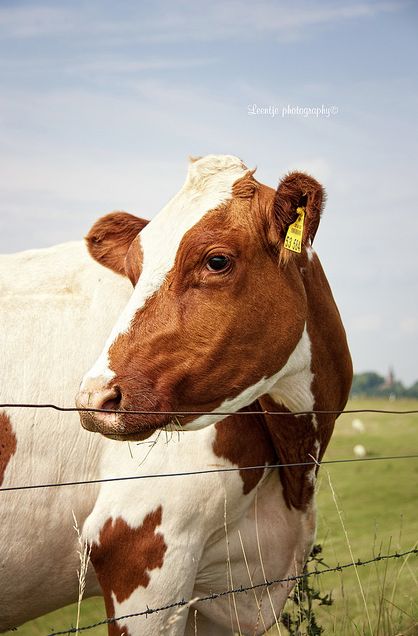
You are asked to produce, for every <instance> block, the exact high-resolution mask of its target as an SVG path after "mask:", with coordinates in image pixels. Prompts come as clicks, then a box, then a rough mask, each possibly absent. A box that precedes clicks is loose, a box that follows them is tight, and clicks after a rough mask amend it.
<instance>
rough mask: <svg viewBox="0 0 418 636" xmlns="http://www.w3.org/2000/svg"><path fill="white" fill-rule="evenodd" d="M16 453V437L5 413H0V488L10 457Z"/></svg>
mask: <svg viewBox="0 0 418 636" xmlns="http://www.w3.org/2000/svg"><path fill="white" fill-rule="evenodd" d="M15 452H16V435H15V434H14V432H13V429H12V423H11V421H10V418H9V416H8V415H6V413H0V486H1V485H2V483H3V479H4V473H5V472H6V468H7V465H8V463H9V461H10V459H11V457H12V456H13V455H14V454H15Z"/></svg>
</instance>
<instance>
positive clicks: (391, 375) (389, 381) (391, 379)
mask: <svg viewBox="0 0 418 636" xmlns="http://www.w3.org/2000/svg"><path fill="white" fill-rule="evenodd" d="M394 386H395V372H394V370H393V367H389V371H388V374H387V376H386V378H385V381H384V382H383V384H382V385H381V386H380V387H379V389H380V390H381V391H383V390H387V389H393V387H394Z"/></svg>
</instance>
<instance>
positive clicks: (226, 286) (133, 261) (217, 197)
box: [77, 155, 324, 439]
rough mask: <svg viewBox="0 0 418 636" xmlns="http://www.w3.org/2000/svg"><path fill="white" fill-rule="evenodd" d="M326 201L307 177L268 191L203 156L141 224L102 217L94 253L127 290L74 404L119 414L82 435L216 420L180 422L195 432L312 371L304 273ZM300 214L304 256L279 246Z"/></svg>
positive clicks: (122, 435)
mask: <svg viewBox="0 0 418 636" xmlns="http://www.w3.org/2000/svg"><path fill="white" fill-rule="evenodd" d="M323 198H324V193H323V189H322V187H321V186H320V185H319V183H317V182H316V181H315V180H314V179H313V178H312V177H310V176H308V175H306V174H302V173H298V172H294V173H291V174H289V175H287V176H286V177H284V179H283V180H282V181H281V182H280V184H279V187H278V189H277V191H276V190H274V189H272V188H270V187H267V186H265V185H262V184H260V183H258V182H257V181H256V180H255V179H254V176H253V172H252V171H250V170H248V168H246V166H244V165H243V163H242V162H241V161H240V160H239V159H238V158H236V157H233V156H214V155H210V156H207V157H203V158H200V159H197V160H191V163H190V166H189V171H188V175H187V178H186V182H185V184H184V186H183V187H182V188H181V190H180V191H179V192H178V194H176V196H174V198H173V199H172V200H171V201H170V202H169V203H168V204H167V205H166V206H165V207H164V208H163V209H162V210H161V212H160V213H159V214H158V215H157V216H156V217H155V218H153V219H152V221H150V222H149V223H147V222H146V221H143V220H141V219H137V218H136V217H133V216H131V215H127V214H124V213H115V214H113V215H112V214H111V215H108V216H107V217H104V218H102V219H99V220H98V221H97V223H96V224H95V225H94V226H93V228H92V229H91V231H90V233H89V234H88V236H87V244H88V248H89V250H90V253H91V255H92V256H93V257H94V258H95V259H96V260H98V261H99V262H100V263H101V264H103V265H104V266H106V267H109V268H111V269H113V270H114V271H116V272H118V273H119V274H124V275H125V276H128V277H129V279H130V280H131V282H132V284H133V286H134V290H133V293H132V296H131V298H130V300H129V302H128V305H127V306H126V308H125V310H124V311H123V312H122V314H121V316H120V318H119V320H118V322H117V323H116V325H115V326H114V328H113V330H112V332H111V334H110V336H109V339H108V341H107V343H106V344H105V347H104V350H103V352H102V354H101V355H100V357H99V359H98V360H97V362H96V363H95V364H94V366H93V367H92V369H91V370H90V371H89V372H88V373H87V374H86V375H85V377H84V379H83V381H82V383H81V387H80V393H79V395H78V397H77V404H78V406H79V407H90V408H97V409H100V408H103V409H119V410H120V411H122V412H121V413H118V414H111V413H83V414H81V420H82V424H83V426H85V428H87V429H89V430H94V431H99V432H101V433H103V434H105V435H107V436H110V437H117V438H118V439H144V438H145V437H147V436H148V435H150V434H151V433H152V432H153V431H154V430H155V429H156V428H161V427H164V426H166V425H168V424H169V423H170V421H171V420H172V418H171V416H170V415H165V414H157V415H141V416H139V415H133V414H129V413H125V412H124V411H131V410H137V411H159V412H161V411H163V412H169V411H183V412H184V411H209V412H211V413H212V412H213V413H214V415H209V416H204V415H201V416H187V417H184V418H183V419H181V424H182V426H183V427H184V428H185V429H193V428H201V427H203V426H206V425H208V424H210V423H213V422H215V421H219V420H220V419H222V417H221V416H220V415H216V413H217V412H223V411H237V410H239V409H241V408H243V407H244V406H246V405H248V404H250V403H251V402H252V401H254V400H255V399H257V398H258V397H259V396H261V395H263V394H266V393H268V392H269V391H270V390H271V389H272V388H273V387H274V386H275V384H276V383H277V382H278V381H279V380H280V378H282V377H284V376H286V375H288V374H293V373H295V372H297V369H299V368H300V369H302V368H303V367H304V365H305V366H306V365H309V359H308V358H309V356H308V353H309V352H306V347H302V346H301V343H302V341H303V334H304V330H305V322H306V314H307V300H306V293H305V288H304V284H303V280H302V275H301V268H303V266H304V263H306V262H307V260H308V258H309V257H310V250H311V247H310V245H311V242H312V240H313V237H314V235H315V232H316V229H317V227H318V223H319V219H320V214H321V210H322V202H323ZM298 206H304V208H305V223H304V230H303V236H302V237H301V239H302V251H301V253H300V254H297V253H294V252H292V251H289V250H288V249H286V248H285V247H284V241H285V237H286V232H287V230H288V228H289V225H290V224H292V223H293V222H294V221H295V220H296V219H297V217H298V213H297V208H298ZM305 354H306V355H305Z"/></svg>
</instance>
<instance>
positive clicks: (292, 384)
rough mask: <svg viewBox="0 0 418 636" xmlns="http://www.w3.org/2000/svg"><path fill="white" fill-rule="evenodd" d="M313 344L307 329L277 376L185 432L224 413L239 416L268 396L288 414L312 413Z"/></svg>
mask: <svg viewBox="0 0 418 636" xmlns="http://www.w3.org/2000/svg"><path fill="white" fill-rule="evenodd" d="M310 367H311V341H310V338H309V335H308V331H307V329H306V326H305V328H304V330H303V333H302V336H301V338H300V340H299V342H298V344H297V345H296V347H295V349H294V351H293V353H292V354H291V355H290V357H289V359H288V361H287V362H286V364H285V365H284V367H282V368H281V369H280V370H279V371H278V372H277V373H275V374H274V375H272V376H271V377H269V378H261V380H259V381H258V382H256V383H255V384H253V385H252V386H250V387H248V388H247V389H245V390H244V391H242V392H241V393H240V394H239V395H237V396H235V397H234V398H228V399H226V400H224V401H223V402H222V404H220V405H219V406H218V407H217V408H216V409H214V410H213V411H212V413H213V415H212V414H211V415H201V416H200V417H198V418H196V419H195V420H193V421H192V422H190V423H188V424H186V425H185V426H184V427H183V428H184V430H197V429H200V428H203V427H205V426H209V425H210V424H214V423H215V422H219V421H220V420H222V419H224V417H226V416H220V415H218V414H219V413H222V412H231V411H232V412H236V411H239V410H240V409H242V408H244V407H245V406H248V405H249V404H251V403H252V402H254V400H256V399H257V398H259V397H260V396H261V395H265V394H267V393H268V394H269V395H270V396H271V397H272V398H273V399H274V401H275V402H276V403H277V404H283V405H284V406H285V407H286V408H288V409H289V411H311V410H312V409H313V406H314V397H313V394H312V391H311V384H312V379H313V374H312V372H311V369H310Z"/></svg>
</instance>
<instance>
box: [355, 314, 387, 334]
mask: <svg viewBox="0 0 418 636" xmlns="http://www.w3.org/2000/svg"><path fill="white" fill-rule="evenodd" d="M381 327H382V319H381V317H380V316H379V315H378V314H359V315H358V316H354V317H352V318H351V320H350V329H351V330H352V331H360V332H374V331H378V330H379V329H380V328H381Z"/></svg>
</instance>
